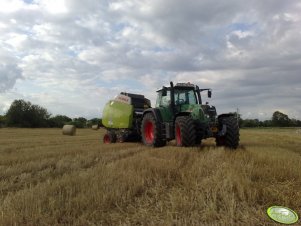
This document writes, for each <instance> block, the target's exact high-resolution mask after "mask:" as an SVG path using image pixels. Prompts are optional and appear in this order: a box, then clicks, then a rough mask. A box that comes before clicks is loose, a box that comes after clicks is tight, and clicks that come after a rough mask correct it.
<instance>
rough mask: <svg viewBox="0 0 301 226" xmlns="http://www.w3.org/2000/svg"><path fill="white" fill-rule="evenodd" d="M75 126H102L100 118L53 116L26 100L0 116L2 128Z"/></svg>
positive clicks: (18, 101) (18, 102) (15, 103)
mask: <svg viewBox="0 0 301 226" xmlns="http://www.w3.org/2000/svg"><path fill="white" fill-rule="evenodd" d="M64 125H75V126H76V127H77V128H86V127H91V126H92V125H99V126H102V121H101V119H100V118H93V119H90V120H87V119H86V118H84V117H79V118H73V119H72V118H70V117H68V116H66V115H55V116H52V115H51V114H50V113H49V112H48V111H47V109H45V108H43V107H41V106H39V105H35V104H32V103H31V102H29V101H25V100H15V101H13V103H12V104H11V106H10V108H9V109H8V111H7V112H6V114H5V115H0V127H21V128H62V127H63V126H64Z"/></svg>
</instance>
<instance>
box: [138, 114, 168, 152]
mask: <svg viewBox="0 0 301 226" xmlns="http://www.w3.org/2000/svg"><path fill="white" fill-rule="evenodd" d="M141 136H142V141H143V143H144V144H145V145H147V146H153V147H162V146H165V144H166V140H165V139H164V138H163V136H162V128H161V125H160V123H159V122H158V121H157V120H156V118H155V117H154V115H153V114H152V113H147V114H145V116H144V117H143V119H142V123H141Z"/></svg>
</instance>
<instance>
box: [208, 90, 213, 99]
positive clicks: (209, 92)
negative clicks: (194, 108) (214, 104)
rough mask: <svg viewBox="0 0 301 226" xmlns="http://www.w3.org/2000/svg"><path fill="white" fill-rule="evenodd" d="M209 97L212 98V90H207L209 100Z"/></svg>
mask: <svg viewBox="0 0 301 226" xmlns="http://www.w3.org/2000/svg"><path fill="white" fill-rule="evenodd" d="M211 96H212V90H210V89H209V90H208V98H211Z"/></svg>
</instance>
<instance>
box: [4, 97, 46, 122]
mask: <svg viewBox="0 0 301 226" xmlns="http://www.w3.org/2000/svg"><path fill="white" fill-rule="evenodd" d="M49 117H50V114H49V113H48V111H47V110H46V109H45V108H43V107H40V106H39V105H32V104H31V103H30V102H29V101H24V100H14V102H13V103H12V104H11V106H10V108H9V109H8V111H7V113H6V119H7V120H6V122H7V125H8V126H15V127H32V128H35V127H47V126H48V123H47V120H48V119H49Z"/></svg>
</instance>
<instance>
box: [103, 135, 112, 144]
mask: <svg viewBox="0 0 301 226" xmlns="http://www.w3.org/2000/svg"><path fill="white" fill-rule="evenodd" d="M103 143H104V144H109V143H111V140H110V137H109V135H108V134H105V135H104V137H103Z"/></svg>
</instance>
